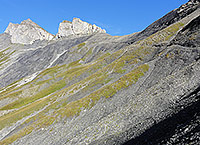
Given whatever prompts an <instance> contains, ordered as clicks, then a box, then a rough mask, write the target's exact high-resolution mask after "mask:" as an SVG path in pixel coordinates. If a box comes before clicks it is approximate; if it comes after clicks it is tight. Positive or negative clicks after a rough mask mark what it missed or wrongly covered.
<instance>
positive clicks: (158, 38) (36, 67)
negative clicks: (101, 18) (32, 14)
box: [0, 0, 200, 145]
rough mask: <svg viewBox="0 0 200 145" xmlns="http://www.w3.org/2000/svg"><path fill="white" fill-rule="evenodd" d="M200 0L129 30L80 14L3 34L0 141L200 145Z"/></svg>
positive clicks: (1, 45) (0, 142)
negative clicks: (50, 33) (56, 24)
mask: <svg viewBox="0 0 200 145" xmlns="http://www.w3.org/2000/svg"><path fill="white" fill-rule="evenodd" d="M199 3H200V2H199V0H190V1H189V2H188V3H186V4H184V5H182V6H181V7H180V8H178V9H176V10H174V11H172V12H170V13H168V14H167V15H166V16H164V17H163V18H161V19H159V20H158V21H156V22H154V23H153V24H151V25H150V26H149V27H147V28H146V29H145V30H143V31H142V32H138V33H135V34H132V35H127V36H120V37H119V36H110V35H108V34H106V33H105V30H103V29H101V28H99V27H97V26H96V25H90V24H88V23H86V22H83V21H81V20H80V19H77V21H78V22H77V23H78V24H74V23H75V22H74V23H73V22H72V23H71V22H68V21H65V22H62V23H61V24H60V28H59V32H58V34H57V35H56V36H55V37H54V38H52V39H40V37H33V39H32V38H31V37H30V39H28V40H30V41H29V42H30V43H26V44H24V43H23V44H22V43H21V42H19V41H16V42H13V39H12V38H15V37H16V34H15V33H8V31H6V32H5V33H3V34H1V35H0V87H1V88H0V116H1V118H0V144H70V145H71V144H91V145H94V144H99V145H102V144H109V145H112V144H113V145H116V144H199V143H200V142H199V140H200V126H199V125H200V124H199V122H200V119H199V118H200V114H199V111H200V104H199V101H200V73H199V72H200V41H199V40H200V39H199V38H200V6H199V5H200V4H199ZM31 23H33V22H31ZM65 23H67V24H65ZM18 25H21V24H18ZM28 26H29V24H28ZM37 26H38V25H37ZM9 27H10V26H9ZM23 27H25V28H26V32H29V33H31V35H32V34H33V35H34V36H35V34H38V33H37V32H35V31H34V32H32V29H31V31H29V29H30V28H29V27H27V26H26V25H25V26H23ZM77 27H78V28H77ZM69 28H70V29H69ZM9 29H10V28H9ZM17 29H20V30H19V31H21V28H17ZM38 29H39V30H43V29H42V28H41V27H39V26H38ZM73 30H76V31H74V32H77V33H72V32H73ZM36 31H37V30H36ZM45 33H46V31H45ZM18 35H19V34H18V33H17V36H18ZM37 36H38V35H37ZM22 38H23V37H22ZM24 39H25V40H26V41H27V38H24ZM19 40H20V41H22V42H23V40H22V39H21V38H20V39H19Z"/></svg>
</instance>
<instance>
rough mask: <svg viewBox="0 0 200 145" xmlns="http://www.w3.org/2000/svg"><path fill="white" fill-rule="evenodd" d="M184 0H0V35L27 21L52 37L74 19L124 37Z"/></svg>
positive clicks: (184, 0)
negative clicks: (31, 21) (8, 27)
mask: <svg viewBox="0 0 200 145" xmlns="http://www.w3.org/2000/svg"><path fill="white" fill-rule="evenodd" d="M187 1H188V0H99V1H97V0H96V1H95V0H0V33H3V32H4V30H5V29H6V27H7V26H8V24H9V22H12V23H20V22H21V21H23V20H25V19H28V18H30V19H31V20H33V21H34V22H36V23H37V24H38V25H40V26H41V27H43V28H44V29H46V30H47V31H48V32H50V33H52V34H56V33H57V31H58V26H59V23H60V22H61V21H63V20H69V21H72V19H73V18H74V17H78V18H80V19H82V20H84V21H87V22H89V23H91V24H96V25H97V26H100V27H102V28H104V29H106V31H107V33H109V34H111V35H127V34H131V33H134V32H138V31H141V30H143V29H144V28H145V27H147V26H148V25H150V24H151V23H153V22H154V21H156V20H157V19H159V18H160V17H162V16H163V15H165V14H166V13H168V12H170V11H171V10H173V9H175V8H177V7H179V6H180V5H182V4H184V3H186V2H187Z"/></svg>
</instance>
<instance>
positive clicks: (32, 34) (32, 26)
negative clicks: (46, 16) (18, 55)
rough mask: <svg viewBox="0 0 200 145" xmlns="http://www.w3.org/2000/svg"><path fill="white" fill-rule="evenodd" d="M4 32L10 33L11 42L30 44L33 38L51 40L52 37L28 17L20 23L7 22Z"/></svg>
mask: <svg viewBox="0 0 200 145" xmlns="http://www.w3.org/2000/svg"><path fill="white" fill-rule="evenodd" d="M5 33H8V34H10V35H11V42H12V43H21V44H32V43H33V42H34V41H35V40H51V39H53V37H54V35H52V34H50V33H48V32H47V31H46V30H44V29H43V28H41V27H40V26H39V25H37V24H36V23H34V22H33V21H31V20H30V19H27V20H24V21H22V22H21V23H20V24H13V23H9V25H8V27H7V28H6V30H5Z"/></svg>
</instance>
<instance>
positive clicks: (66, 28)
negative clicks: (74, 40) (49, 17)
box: [56, 18, 106, 38]
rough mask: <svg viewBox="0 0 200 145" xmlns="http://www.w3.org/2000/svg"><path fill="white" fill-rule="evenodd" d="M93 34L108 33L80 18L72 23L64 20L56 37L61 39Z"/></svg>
mask: <svg viewBox="0 0 200 145" xmlns="http://www.w3.org/2000/svg"><path fill="white" fill-rule="evenodd" d="M93 33H106V31H105V30H104V29H101V28H100V27H98V26H96V25H95V24H93V25H91V24H89V23H87V22H84V21H82V20H80V19H79V18H74V19H73V21H72V22H70V21H66V20H64V21H63V22H61V23H60V25H59V29H58V34H56V37H57V38H60V37H66V36H70V35H87V34H93Z"/></svg>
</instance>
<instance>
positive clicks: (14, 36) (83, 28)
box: [5, 18, 106, 44]
mask: <svg viewBox="0 0 200 145" xmlns="http://www.w3.org/2000/svg"><path fill="white" fill-rule="evenodd" d="M5 33H8V34H10V35H11V42H12V43H21V44H32V43H33V42H34V41H35V40H52V39H53V38H54V35H53V34H51V33H49V32H47V31H46V30H44V29H43V28H42V27H40V26H39V25H38V24H36V23H35V22H33V21H32V20H31V19H27V20H24V21H22V22H21V23H20V24H13V23H9V25H8V27H7V28H6V30H5ZM93 33H106V31H105V30H104V29H101V28H100V27H98V26H96V25H95V24H93V25H91V24H89V23H87V22H84V21H82V20H80V19H79V18H74V19H73V21H72V22H70V21H67V20H64V21H63V22H61V23H60V24H59V29H58V33H57V34H56V38H60V37H66V36H71V35H73V36H81V35H88V34H93Z"/></svg>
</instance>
